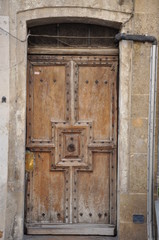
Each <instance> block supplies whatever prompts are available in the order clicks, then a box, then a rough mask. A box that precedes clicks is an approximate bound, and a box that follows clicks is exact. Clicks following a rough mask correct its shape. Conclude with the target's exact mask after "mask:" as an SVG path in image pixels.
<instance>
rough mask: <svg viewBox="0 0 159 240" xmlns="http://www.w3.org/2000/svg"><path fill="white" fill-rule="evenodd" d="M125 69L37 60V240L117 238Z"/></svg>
mask: <svg viewBox="0 0 159 240" xmlns="http://www.w3.org/2000/svg"><path fill="white" fill-rule="evenodd" d="M117 61H118V59H117V57H116V56H113V57H111V56H98V57H97V56H89V57H87V56H86V57H84V56H83V57H78V56H30V57H29V63H28V83H27V84H28V92H27V99H28V100H27V146H26V147H27V149H28V150H29V151H30V152H33V153H34V156H35V160H34V162H35V166H34V170H33V171H32V172H28V173H27V194H26V198H27V201H26V205H27V207H26V209H27V211H26V226H27V229H28V233H29V234H38V233H39V234H90V235H91V234H95V232H94V231H96V234H98V235H113V234H114V229H115V224H116V143H117V139H116V78H117ZM48 224H49V225H48ZM56 224H60V227H59V225H58V227H57V225H56ZM61 224H63V225H61ZM79 229H80V230H79ZM93 229H94V230H93Z"/></svg>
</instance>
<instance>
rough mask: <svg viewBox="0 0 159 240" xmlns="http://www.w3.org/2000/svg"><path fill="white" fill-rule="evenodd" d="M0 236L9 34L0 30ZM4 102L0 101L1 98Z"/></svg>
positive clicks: (4, 20)
mask: <svg viewBox="0 0 159 240" xmlns="http://www.w3.org/2000/svg"><path fill="white" fill-rule="evenodd" d="M0 27H1V28H3V29H5V30H6V31H8V30H9V18H8V17H7V16H0ZM0 56H1V57H0V86H1V87H0V173H1V174H0V219H1V220H0V238H1V239H4V232H5V213H6V196H7V176H8V130H9V36H8V35H7V34H4V32H3V31H2V30H0ZM3 97H5V98H6V102H2V98H3Z"/></svg>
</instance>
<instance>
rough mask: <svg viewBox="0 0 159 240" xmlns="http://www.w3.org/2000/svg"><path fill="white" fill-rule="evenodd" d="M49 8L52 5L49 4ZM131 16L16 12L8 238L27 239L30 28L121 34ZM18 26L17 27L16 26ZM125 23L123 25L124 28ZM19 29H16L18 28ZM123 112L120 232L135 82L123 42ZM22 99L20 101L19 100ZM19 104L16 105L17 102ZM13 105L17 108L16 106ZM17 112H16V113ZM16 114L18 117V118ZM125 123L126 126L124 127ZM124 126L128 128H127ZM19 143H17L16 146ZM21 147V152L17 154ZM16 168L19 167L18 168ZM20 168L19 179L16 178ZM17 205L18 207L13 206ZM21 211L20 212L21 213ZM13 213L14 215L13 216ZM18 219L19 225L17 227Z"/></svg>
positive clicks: (38, 10)
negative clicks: (66, 26)
mask: <svg viewBox="0 0 159 240" xmlns="http://www.w3.org/2000/svg"><path fill="white" fill-rule="evenodd" d="M48 5H49V4H48ZM81 10H82V11H81ZM33 13H34V14H33ZM130 17H131V12H128V13H125V12H120V11H119V12H118V14H117V15H116V14H114V11H113V9H110V10H107V9H100V11H98V9H95V8H94V9H93V8H87V7H82V8H81V7H79V6H78V7H76V11H75V8H74V7H71V6H64V7H63V11H61V8H59V7H56V6H49V7H47V5H46V6H45V7H43V8H33V9H27V10H26V9H24V8H22V9H20V10H19V11H17V12H16V13H15V19H16V21H15V22H16V23H15V22H11V26H10V28H11V30H12V29H13V27H14V29H15V33H14V35H16V36H17V38H19V39H21V40H22V41H16V42H15V43H16V49H14V45H13V44H14V43H13V42H12V43H11V45H10V49H11V52H10V63H14V64H15V65H14V66H15V69H14V68H12V69H11V74H10V83H12V84H11V86H10V88H12V86H14V87H15V86H16V88H15V89H12V91H10V98H11V99H12V100H13V101H12V103H11V108H10V118H12V117H13V119H12V123H13V125H12V126H13V127H12V129H11V130H10V139H12V138H13V139H15V141H14V144H12V143H11V142H9V160H8V168H9V169H10V171H9V174H8V182H7V184H8V190H7V196H6V201H7V209H6V219H7V220H6V222H5V236H6V237H10V233H11V232H13V233H14V237H15V238H17V239H23V234H24V231H23V229H24V226H23V220H24V199H25V198H24V193H25V185H24V181H25V178H24V171H25V164H24V163H25V134H26V133H25V126H26V112H25V109H26V77H27V72H26V69H27V67H26V66H27V26H28V25H39V24H44V23H46V22H47V23H48V22H50V23H53V22H54V23H58V22H61V21H62V22H65V20H67V21H70V22H71V21H72V19H73V21H74V22H81V23H93V24H99V25H106V26H110V27H111V26H114V27H116V28H118V29H121V31H124V29H125V24H124V23H125V22H128V20H129V19H130ZM15 24H16V25H15ZM122 24H123V25H122ZM15 26H16V28H15ZM131 30H132V24H128V25H126V29H125V31H130V32H131ZM119 49H120V51H119V63H120V64H119V109H120V110H119V113H118V174H117V179H118V180H117V182H118V184H117V187H118V190H117V202H118V204H117V213H118V214H117V218H118V219H117V232H118V230H119V224H120V221H119V217H120V215H119V210H120V209H119V206H120V196H121V195H122V194H124V193H126V192H127V191H128V182H129V155H128V152H129V118H128V117H129V114H130V108H129V107H128V106H127V103H128V102H129V98H130V89H131V80H132V69H131V64H132V55H133V49H132V43H131V42H127V41H121V42H120V43H119ZM8 89H9V88H8ZM17 97H18V98H17ZM14 101H15V103H14ZM12 106H13V107H12ZM14 110H15V111H14ZM15 113H16V115H15ZM121 123H122V124H121ZM123 125H124V126H125V127H123ZM15 143H16V144H15ZM16 146H18V151H16V149H15V148H16ZM14 166H15V167H14ZM15 169H16V172H17V174H18V175H17V176H18V180H16V178H14V177H13V175H14V170H15ZM11 202H12V203H14V204H15V205H14V208H13V204H10V203H11ZM17 209H18V210H17ZM11 213H12V215H11ZM15 218H16V224H15Z"/></svg>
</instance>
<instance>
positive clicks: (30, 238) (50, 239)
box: [24, 235, 118, 240]
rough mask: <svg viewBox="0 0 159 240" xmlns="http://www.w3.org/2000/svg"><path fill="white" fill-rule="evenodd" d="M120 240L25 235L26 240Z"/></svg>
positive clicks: (111, 239) (95, 237)
mask: <svg viewBox="0 0 159 240" xmlns="http://www.w3.org/2000/svg"><path fill="white" fill-rule="evenodd" d="M34 239H35V240H118V238H117V237H104V236H103V237H102V236H33V235H25V236H24V240H34Z"/></svg>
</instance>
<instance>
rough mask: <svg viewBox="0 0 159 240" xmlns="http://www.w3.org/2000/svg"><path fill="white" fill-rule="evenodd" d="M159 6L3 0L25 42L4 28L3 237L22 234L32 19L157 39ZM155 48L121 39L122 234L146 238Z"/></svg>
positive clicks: (1, 12) (0, 124) (11, 25)
mask: <svg viewBox="0 0 159 240" xmlns="http://www.w3.org/2000/svg"><path fill="white" fill-rule="evenodd" d="M158 11H159V2H158V0H142V1H140V0H136V1H135V3H133V1H132V0H111V1H110V0H88V1H84V0H79V1H73V0H67V1H64V0H55V1H51V0H49V1H46V0H40V1H31V0H10V1H9V0H8V1H7V0H1V1H0V16H1V17H0V27H3V28H4V29H6V30H9V32H10V34H12V35H14V36H16V37H17V38H18V39H20V40H22V41H19V40H17V39H15V38H14V37H12V36H8V35H7V34H5V33H4V32H3V34H2V35H1V34H0V41H1V39H2V41H1V42H2V43H4V45H3V44H2V45H3V46H4V47H3V48H0V54H1V55H2V56H3V57H1V61H0V76H2V77H1V78H0V81H2V85H3V90H1V89H0V102H1V98H2V96H3V95H5V96H6V97H7V103H5V104H2V103H0V113H1V114H2V116H3V118H1V120H0V134H1V139H2V140H1V141H0V144H1V147H0V156H3V158H2V161H1V163H0V170H1V172H2V174H1V177H0V189H1V192H2V193H3V194H2V195H1V196H0V215H1V218H0V239H9V240H11V239H15V240H21V239H22V236H23V210H24V185H25V181H24V169H25V168H24V162H25V109H26V107H25V106H26V64H27V62H26V60H27V42H26V41H25V39H26V26H27V24H30V25H31V24H35V23H36V24H38V23H40V22H43V23H44V22H47V23H48V22H58V21H61V20H62V19H64V20H67V21H72V19H73V21H78V22H86V23H97V24H101V25H108V26H115V27H118V28H119V29H120V30H121V31H122V32H126V33H132V34H148V35H149V34H150V35H154V36H156V37H157V38H158V37H159V28H158V27H157V23H158V22H159V21H158V18H159V15H158ZM4 16H5V17H4ZM3 19H5V21H6V22H7V24H8V25H7V24H6V25H5V24H4V22H3ZM5 27H6V28H5ZM0 33H1V31H0ZM150 48H151V44H148V43H133V42H128V41H122V42H121V43H120V62H119V146H118V150H119V151H118V163H119V165H118V173H119V174H118V231H117V234H118V236H119V239H120V240H127V239H129V240H135V239H137V240H140V239H141V240H146V239H147V226H146V220H147V218H146V216H147V141H148V108H149V105H148V101H149V79H150V67H149V63H150ZM8 49H9V51H8ZM4 51H6V52H5V53H4ZM9 55H10V56H9ZM4 56H6V57H5V58H4ZM9 76H10V77H9ZM158 89H159V88H158ZM8 101H9V102H8ZM8 103H9V106H8ZM8 107H9V109H8ZM2 111H3V112H2ZM8 111H9V112H8ZM8 114H9V125H8ZM157 121H158V117H157ZM8 149H9V151H8ZM7 178H8V181H7ZM7 184H8V187H7ZM6 204H7V205H6ZM133 214H143V215H144V217H145V222H144V224H134V223H133V221H132V216H133Z"/></svg>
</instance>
